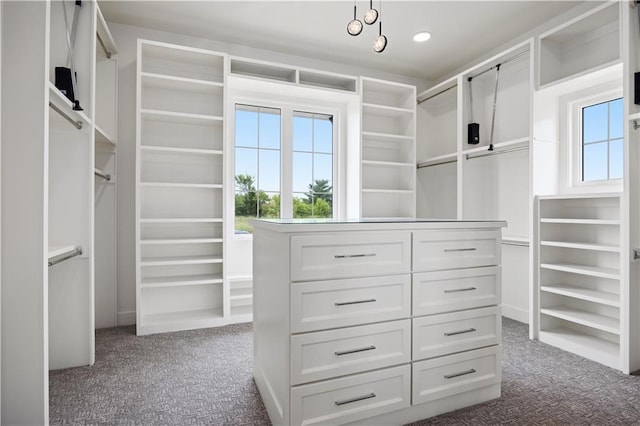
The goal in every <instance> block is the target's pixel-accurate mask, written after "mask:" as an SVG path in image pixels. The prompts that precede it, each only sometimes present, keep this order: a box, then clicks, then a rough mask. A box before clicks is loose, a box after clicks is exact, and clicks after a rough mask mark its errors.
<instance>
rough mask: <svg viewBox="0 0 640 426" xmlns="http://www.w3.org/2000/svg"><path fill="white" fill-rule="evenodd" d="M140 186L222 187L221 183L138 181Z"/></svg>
mask: <svg viewBox="0 0 640 426" xmlns="http://www.w3.org/2000/svg"><path fill="white" fill-rule="evenodd" d="M140 186H142V187H144V186H146V187H155V188H200V189H222V184H219V183H174V182H140Z"/></svg>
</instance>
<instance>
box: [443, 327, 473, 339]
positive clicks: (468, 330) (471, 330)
mask: <svg viewBox="0 0 640 426" xmlns="http://www.w3.org/2000/svg"><path fill="white" fill-rule="evenodd" d="M474 331H476V329H475V328H468V329H466V330H459V331H449V332H447V333H444V335H445V336H447V337H448V336H455V335H458V334H465V333H473V332H474Z"/></svg>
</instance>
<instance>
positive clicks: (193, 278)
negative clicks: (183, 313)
mask: <svg viewBox="0 0 640 426" xmlns="http://www.w3.org/2000/svg"><path fill="white" fill-rule="evenodd" d="M205 284H222V274H201V275H177V276H165V277H154V278H143V279H142V282H141V284H140V286H141V287H143V288H159V287H176V286H190V285H205Z"/></svg>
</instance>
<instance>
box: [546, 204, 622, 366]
mask: <svg viewBox="0 0 640 426" xmlns="http://www.w3.org/2000/svg"><path fill="white" fill-rule="evenodd" d="M536 210H537V211H538V218H539V225H538V236H537V239H536V240H537V241H538V243H539V246H538V247H539V248H538V250H539V252H538V256H539V265H538V268H539V270H538V271H537V276H538V282H537V283H536V291H537V292H538V294H537V298H538V300H539V314H538V315H539V318H538V321H539V324H540V326H539V327H540V328H539V339H540V340H541V341H542V342H545V343H549V344H552V345H554V346H558V347H560V348H562V349H565V350H569V351H572V352H576V353H578V354H580V355H582V356H584V357H586V358H590V359H593V360H595V361H598V362H601V363H603V364H606V365H608V366H610V367H613V368H616V369H621V368H622V365H621V359H622V358H621V353H622V349H623V347H624V345H625V342H624V339H622V338H621V334H622V330H623V328H622V326H621V322H622V319H623V312H622V300H623V296H624V293H623V287H622V285H621V278H622V275H621V269H622V267H621V263H622V262H621V253H622V248H621V241H622V238H621V237H622V235H621V234H622V231H621V230H622V226H621V225H622V220H621V197H620V194H619V193H612V194H592V195H591V194H589V195H573V196H569V195H552V196H541V197H539V198H538V205H537V209H536Z"/></svg>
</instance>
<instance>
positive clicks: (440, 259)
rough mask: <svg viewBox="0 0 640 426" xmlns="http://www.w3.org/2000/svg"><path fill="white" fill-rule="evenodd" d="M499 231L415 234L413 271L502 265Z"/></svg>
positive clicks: (421, 232) (444, 231)
mask: <svg viewBox="0 0 640 426" xmlns="http://www.w3.org/2000/svg"><path fill="white" fill-rule="evenodd" d="M500 242H501V233H500V230H499V229H492V230H482V231H478V230H473V229H470V230H469V229H468V230H455V231H452V230H442V231H440V230H433V231H417V232H414V233H413V271H414V272H420V271H438V270H443V269H457V268H467V267H476V266H494V265H500Z"/></svg>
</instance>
